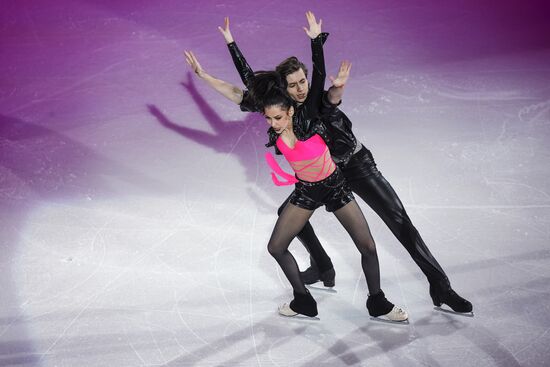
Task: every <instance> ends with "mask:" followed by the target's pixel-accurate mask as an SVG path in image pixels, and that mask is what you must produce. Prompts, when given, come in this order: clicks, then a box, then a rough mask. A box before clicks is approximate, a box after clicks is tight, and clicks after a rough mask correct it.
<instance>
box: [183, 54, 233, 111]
mask: <svg viewBox="0 0 550 367" xmlns="http://www.w3.org/2000/svg"><path fill="white" fill-rule="evenodd" d="M184 53H185V61H187V63H188V64H189V66H190V67H191V69H193V71H194V72H195V74H197V76H198V77H199V78H201V79H202V80H204V81H205V82H206V83H207V84H208V85H209V86H211V87H212V88H214V89H215V90H216V91H217V92H218V93H220V94H221V95H222V96H224V97H225V98H227V99H229V100H230V101H233V102H235V103H236V104H241V102H242V101H243V91H242V89H240V88H239V87H237V86H235V85H233V84H229V83H228V82H226V81H223V80H221V79H218V78H215V77H213V76H212V75H210V74H208V73H207V72H206V71H205V70H204V69H203V68H202V67H201V64H200V63H199V60H198V59H197V57H196V56H195V55H194V54H193V52H191V51H184Z"/></svg>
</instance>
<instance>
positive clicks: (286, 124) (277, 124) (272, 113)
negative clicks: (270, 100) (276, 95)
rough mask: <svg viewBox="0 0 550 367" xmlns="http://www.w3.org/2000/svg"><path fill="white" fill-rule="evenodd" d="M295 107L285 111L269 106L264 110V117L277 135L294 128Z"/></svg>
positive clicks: (279, 107)
mask: <svg viewBox="0 0 550 367" xmlns="http://www.w3.org/2000/svg"><path fill="white" fill-rule="evenodd" d="M293 114H294V107H292V106H291V107H290V108H288V109H284V108H283V107H281V106H268V107H265V108H264V117H265V120H266V121H267V123H268V124H269V126H271V127H272V128H273V130H275V132H276V133H277V134H282V133H283V131H285V130H287V129H290V128H292V115H293Z"/></svg>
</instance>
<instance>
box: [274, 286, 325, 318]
mask: <svg viewBox="0 0 550 367" xmlns="http://www.w3.org/2000/svg"><path fill="white" fill-rule="evenodd" d="M306 292H307V293H306V294H302V293H297V292H296V291H294V299H293V300H292V301H291V302H290V304H287V303H285V304H283V305H282V306H280V307H279V314H280V315H283V316H289V317H291V316H296V315H298V314H301V315H305V316H309V317H315V316H317V313H318V312H317V302H315V300H314V299H313V297H312V296H311V294H310V293H309V291H308V290H307V289H306Z"/></svg>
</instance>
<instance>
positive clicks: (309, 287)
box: [306, 284, 338, 293]
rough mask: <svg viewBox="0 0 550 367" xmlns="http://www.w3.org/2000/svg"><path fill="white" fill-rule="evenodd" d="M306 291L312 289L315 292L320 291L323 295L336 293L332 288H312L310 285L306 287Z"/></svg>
mask: <svg viewBox="0 0 550 367" xmlns="http://www.w3.org/2000/svg"><path fill="white" fill-rule="evenodd" d="M306 287H307V288H308V289H313V290H315V291H322V292H325V293H338V291H337V290H336V289H334V287H325V286H314V285H312V284H309V285H306Z"/></svg>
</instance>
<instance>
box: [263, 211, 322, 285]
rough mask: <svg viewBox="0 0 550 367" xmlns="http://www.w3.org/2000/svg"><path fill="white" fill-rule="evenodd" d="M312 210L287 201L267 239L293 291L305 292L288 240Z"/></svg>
mask: <svg viewBox="0 0 550 367" xmlns="http://www.w3.org/2000/svg"><path fill="white" fill-rule="evenodd" d="M312 214H313V211H312V210H307V209H303V208H300V207H298V206H296V205H294V204H291V203H288V204H287V205H286V206H285V208H284V209H283V211H282V212H281V214H280V215H279V218H278V219H277V223H275V228H273V233H272V234H271V238H270V239H269V243H268V245H267V250H268V251H269V253H270V254H271V256H273V257H274V258H275V260H276V261H277V263H278V264H279V266H280V267H281V269H282V270H283V272H284V274H285V276H286V278H287V279H288V281H289V282H290V284H291V285H292V289H294V291H295V292H297V293H301V294H305V293H307V291H306V287H305V286H304V283H303V282H302V279H301V278H300V270H299V269H298V264H296V260H295V259H294V256H292V254H291V253H290V252H289V251H288V246H289V245H290V242H291V241H292V239H293V238H294V237H296V235H297V234H298V233H299V232H300V231H301V230H302V228H303V227H304V224H305V223H307V221H308V220H309V218H310V217H311V215H312Z"/></svg>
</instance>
